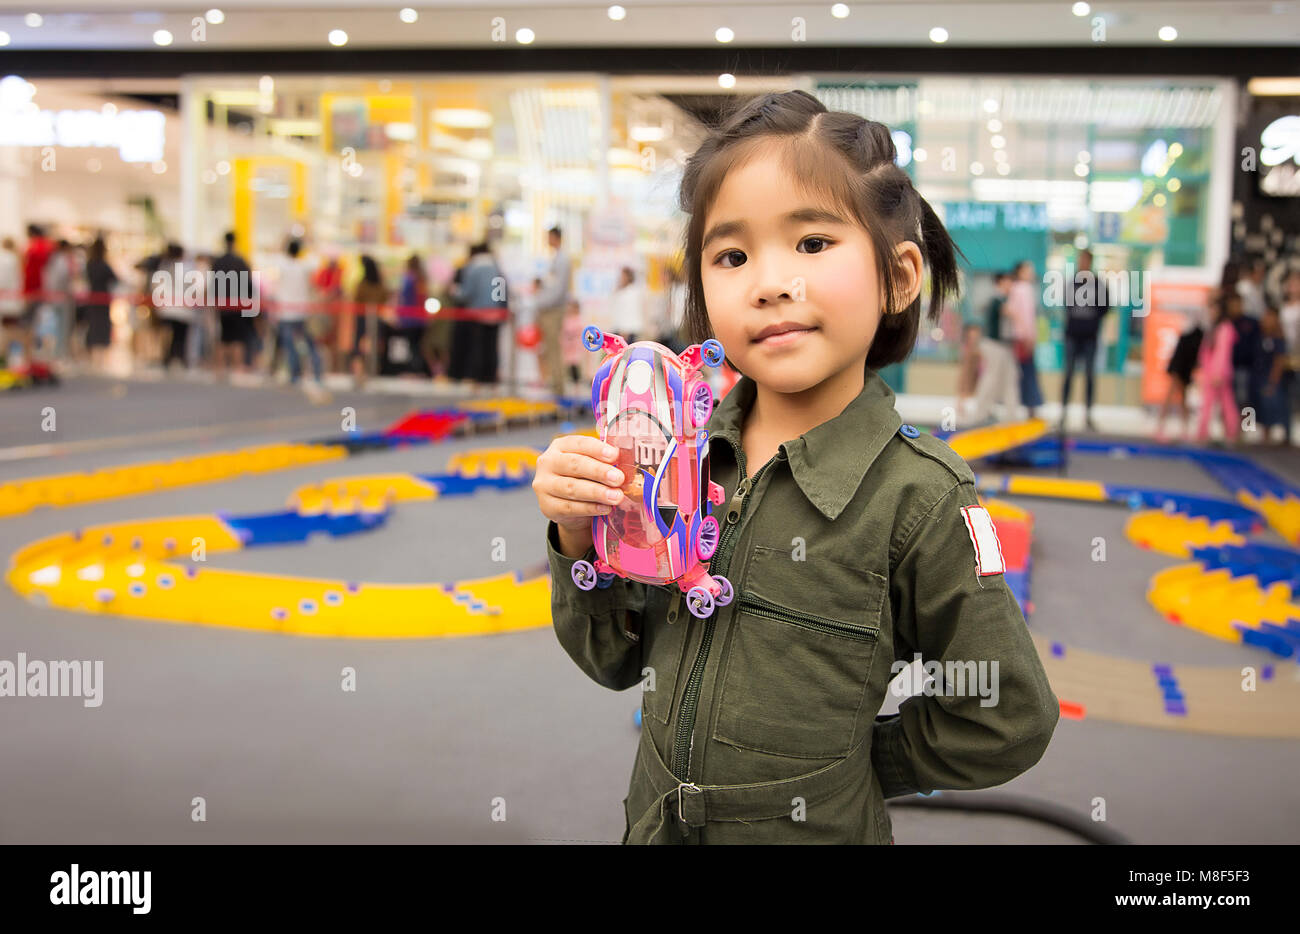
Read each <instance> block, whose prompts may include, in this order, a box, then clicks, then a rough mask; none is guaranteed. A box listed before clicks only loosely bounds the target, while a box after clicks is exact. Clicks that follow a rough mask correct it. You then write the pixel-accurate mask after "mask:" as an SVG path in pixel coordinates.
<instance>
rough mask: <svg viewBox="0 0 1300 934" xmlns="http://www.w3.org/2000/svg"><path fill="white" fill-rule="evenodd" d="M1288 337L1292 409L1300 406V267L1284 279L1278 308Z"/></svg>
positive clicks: (1284, 335)
mask: <svg viewBox="0 0 1300 934" xmlns="http://www.w3.org/2000/svg"><path fill="white" fill-rule="evenodd" d="M1278 317H1279V319H1280V321H1281V324H1282V336H1283V337H1285V338H1286V350H1287V370H1288V371H1289V372H1290V373H1291V409H1292V410H1293V411H1294V410H1295V409H1296V408H1300V269H1293V270H1292V271H1291V272H1289V273H1288V274H1287V277H1286V278H1285V279H1284V280H1282V307H1281V308H1280V309H1279V310H1278Z"/></svg>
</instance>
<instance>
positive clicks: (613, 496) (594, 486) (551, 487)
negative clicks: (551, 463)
mask: <svg viewBox="0 0 1300 934" xmlns="http://www.w3.org/2000/svg"><path fill="white" fill-rule="evenodd" d="M542 490H543V492H545V493H547V494H549V495H551V496H554V497H555V498H556V499H567V500H573V501H576V502H581V503H595V504H602V505H605V506H613V505H615V504H616V503H618V501H619V500H621V499H622V498H623V492H622V491H621V490H618V489H616V488H614V487H609V486H605V485H604V484H601V483H593V482H592V481H590V480H581V479H579V478H577V477H565V476H556V477H552V478H551V479H550V482H548V483H546V484H544V485H543V487H542Z"/></svg>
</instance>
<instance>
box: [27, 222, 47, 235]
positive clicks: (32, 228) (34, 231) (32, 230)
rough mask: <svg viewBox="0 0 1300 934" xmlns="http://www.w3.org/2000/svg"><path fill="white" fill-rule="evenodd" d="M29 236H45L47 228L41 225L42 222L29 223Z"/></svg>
mask: <svg viewBox="0 0 1300 934" xmlns="http://www.w3.org/2000/svg"><path fill="white" fill-rule="evenodd" d="M27 236H29V237H43V236H45V230H44V229H43V228H42V227H41V225H40V224H28V225H27Z"/></svg>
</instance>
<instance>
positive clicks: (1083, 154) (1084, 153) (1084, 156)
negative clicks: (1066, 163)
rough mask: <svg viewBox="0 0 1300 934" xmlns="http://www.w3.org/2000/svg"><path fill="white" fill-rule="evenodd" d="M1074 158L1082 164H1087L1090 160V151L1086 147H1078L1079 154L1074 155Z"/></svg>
mask: <svg viewBox="0 0 1300 934" xmlns="http://www.w3.org/2000/svg"><path fill="white" fill-rule="evenodd" d="M1075 160H1076V161H1078V162H1082V163H1083V164H1084V165H1087V164H1088V163H1089V162H1091V161H1092V153H1090V152H1088V150H1086V149H1080V150H1079V154H1078V155H1077V156H1075Z"/></svg>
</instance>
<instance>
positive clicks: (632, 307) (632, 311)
mask: <svg viewBox="0 0 1300 934" xmlns="http://www.w3.org/2000/svg"><path fill="white" fill-rule="evenodd" d="M609 304H610V308H609V317H610V326H611V327H612V328H613V330H614V333H615V334H618V335H621V336H622V337H623V338H624V339H626V340H627V342H628V343H629V344H631V343H634V342H636V341H638V340H640V339H641V338H642V337H643V336H645V333H646V315H645V292H644V290H642V289H641V288H640V287H639V286H638V285H637V284H636V273H635V272H634V271H633V270H632V267H630V266H624V267H623V268H622V269H621V270H620V271H619V274H618V288H617V289H615V290H614V294H613V295H612V296H611V297H610V301H609Z"/></svg>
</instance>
